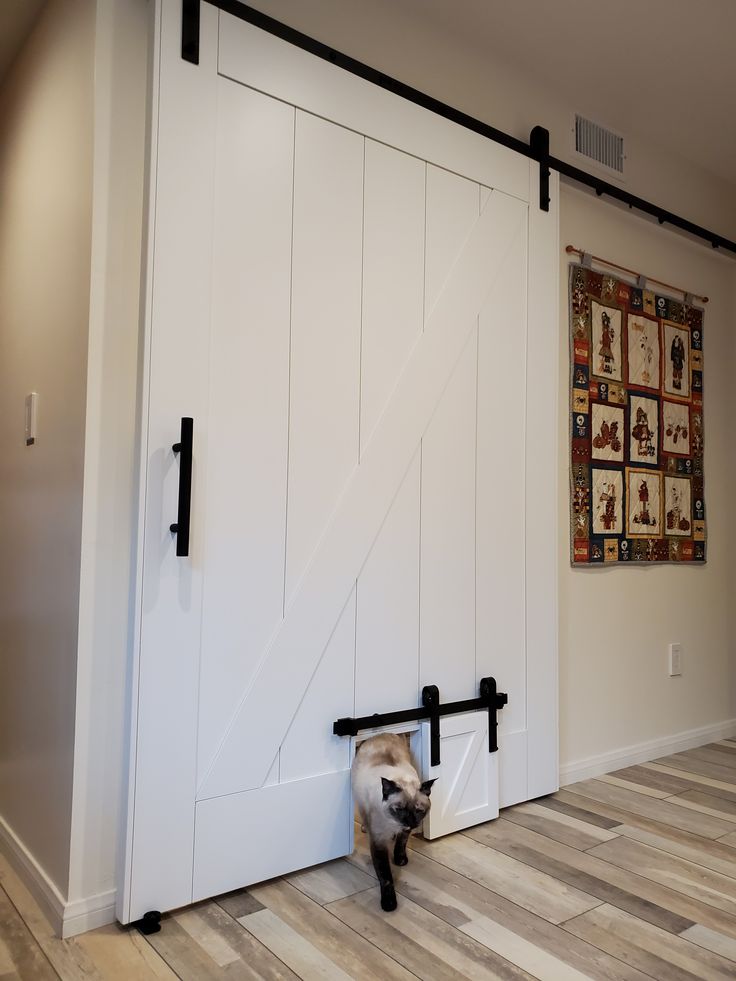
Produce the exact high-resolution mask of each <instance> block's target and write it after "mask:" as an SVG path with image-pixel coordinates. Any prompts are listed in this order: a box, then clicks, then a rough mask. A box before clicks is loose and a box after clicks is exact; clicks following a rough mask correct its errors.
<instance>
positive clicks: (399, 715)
mask: <svg viewBox="0 0 736 981" xmlns="http://www.w3.org/2000/svg"><path fill="white" fill-rule="evenodd" d="M479 687H480V694H479V696H478V698H466V699H465V700H464V701H461V702H445V704H444V705H443V704H442V703H441V702H440V691H439V688H438V687H437V685H425V686H424V688H423V689H422V704H421V705H420V706H418V707H417V708H413V709H403V710H402V711H400V712H382V713H379V712H377V713H376V714H375V715H364V716H362V717H361V718H359V719H338V720H337V722H335V724H334V725H333V726H332V731H333V733H334V734H335V735H336V736H357V735H358V733H359V732H360V731H361V730H363V729H376V728H378V727H380V726H395V725H401V724H402V723H404V722H416V721H417V720H419V719H429V733H430V763H431V765H432V766H439V765H440V718H441V717H442V716H443V715H459V714H460V713H461V712H477V711H478V710H479V709H487V710H488V752H489V753H495V752H496V751H497V750H498V716H497V713H498V710H499V709H502V708H503V707H504V705H506V704H507V703H508V700H509V696H508V695H507V694H506V693H505V692H499V691H498V689H497V686H496V679H495V678H481V680H480V686H479Z"/></svg>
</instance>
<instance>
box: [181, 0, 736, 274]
mask: <svg viewBox="0 0 736 981" xmlns="http://www.w3.org/2000/svg"><path fill="white" fill-rule="evenodd" d="M204 2H207V3H209V4H211V5H212V6H214V7H217V8H218V9H219V10H222V11H224V12H225V13H227V14H231V15H232V16H233V17H237V18H239V19H240V20H243V21H245V22H246V23H248V24H252V25H253V26H254V27H257V28H259V29H260V30H262V31H266V32H267V33H268V34H272V35H273V36H274V37H278V38H280V39H281V40H282V41H287V42H288V43H289V44H293V45H294V46H295V47H297V48H301V49H302V50H303V51H308V52H309V53H310V54H313V55H315V56H316V57H317V58H322V59H323V60H324V61H329V62H330V63H331V64H333V65H337V67H338V68H342V69H343V70H344V71H347V72H350V73H351V74H352V75H357V76H358V78H362V79H365V81H367V82H372V83H373V84H374V85H378V86H379V87H380V88H382V89H385V90H386V91H387V92H392V93H393V94H394V95H398V96H400V97H401V98H402V99H406V100H407V101H408V102H413V103H414V104H415V105H418V106H421V107H422V108H423V109H428V110H429V111H430V112H433V113H436V115H438V116H442V117H443V118H445V119H449V120H450V121H451V122H453V123H457V124H458V125H459V126H463V127H464V128H465V129H469V130H471V131H472V132H474V133H478V134H479V135H480V136H483V137H485V138H486V139H489V140H492V141H493V142H494V143H500V144H501V145H502V146H505V147H508V148H509V149H510V150H515V151H516V152H517V153H520V154H522V155H523V156H525V157H528V158H529V159H531V160H536V161H538V163H539V178H540V188H539V206H540V208H541V209H542V211H549V196H548V193H547V188H548V185H549V172H550V170H556V171H557V173H558V174H560V175H561V176H562V177H565V178H566V179H567V180H569V181H573V182H574V183H576V184H582V185H583V186H584V187H589V188H591V189H592V190H594V191H595V193H596V194H597V195H598V197H602V196H603V195H604V194H605V195H606V196H608V197H610V198H613V199H614V200H616V201H620V202H621V203H622V204H626V205H628V206H629V208H631V209H632V210H636V211H640V212H641V213H642V214H645V215H649V216H650V217H651V218H656V219H657V221H658V222H659V224H660V225H664V224H667V225H671V226H672V227H673V228H678V229H680V231H683V232H686V233H687V234H688V235H691V236H692V237H694V238H699V239H702V240H703V241H704V242H707V243H708V244H709V245H710V246H712V248H714V249H724V250H725V251H727V252H731V253H733V254H734V255H736V242H734V241H732V240H731V239H728V238H725V237H724V236H723V235H719V234H718V233H717V232H712V231H709V230H708V229H707V228H703V227H702V225H697V224H695V222H692V221H688V219H687V218H682V217H681V216H680V215H676V214H674V213H673V212H671V211H667V210H666V209H665V208H661V207H659V205H656V204H653V203H652V202H651V201H647V200H646V199H644V198H640V197H637V196H636V195H634V194H630V193H629V192H628V191H624V190H623V188H621V187H617V186H616V185H615V184H609V183H608V181H604V180H601V178H599V177H595V176H594V175H593V174H589V173H587V171H585V170H581V169H580V168H579V167H574V166H572V164H569V163H566V162H565V161H564V160H559V159H558V158H557V157H552V156H550V153H549V132H548V131H547V130H546V129H545V128H544V127H542V126H535V127H534V128H533V129H532V131H531V134H530V138H529V143H525V142H524V141H523V140H519V139H517V138H516V137H514V136H511V135H510V134H509V133H504V132H503V130H500V129H496V127H495V126H490V125H489V124H488V123H484V122H482V121H481V120H480V119H476V118H475V117H473V116H470V115H468V114H467V113H465V112H461V111H460V110H459V109H455V108H453V106H449V105H447V103H445V102H440V100H439V99H435V98H433V97H432V96H431V95H427V93H426V92H421V91H420V90H419V89H415V88H412V86H410V85H406V84H405V83H404V82H400V81H399V80H398V79H396V78H393V77H392V76H391V75H386V74H384V72H380V71H378V70H377V69H375V68H371V67H370V65H365V64H363V62H361V61H357V60H356V59H355V58H351V57H350V56H349V55H346V54H343V53H342V52H340V51H336V50H335V49H334V48H331V47H330V46H329V45H327V44H323V42H322V41H317V40H316V39H315V38H312V37H309V35H307V34H303V33H302V32H301V31H297V30H295V29H294V28H293V27H289V26H288V24H283V23H281V21H278V20H275V19H274V18H273V17H269V16H268V14H264V13H262V12H261V11H260V10H256V9H255V8H253V7H249V6H247V4H244V3H240V0H182V37H181V42H182V43H181V56H182V58H183V59H184V60H185V61H190V62H192V64H195V65H198V64H199V11H200V4H201V3H204Z"/></svg>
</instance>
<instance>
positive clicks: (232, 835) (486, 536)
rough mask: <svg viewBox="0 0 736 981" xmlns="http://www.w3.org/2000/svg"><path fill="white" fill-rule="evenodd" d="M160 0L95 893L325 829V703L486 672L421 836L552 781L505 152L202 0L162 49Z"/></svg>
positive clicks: (532, 323)
mask: <svg viewBox="0 0 736 981" xmlns="http://www.w3.org/2000/svg"><path fill="white" fill-rule="evenodd" d="M180 10H181V4H180V3H178V2H176V0H171V2H168V0H164V2H163V3H162V4H161V9H160V22H159V27H158V31H159V35H160V36H159V38H158V41H159V43H160V55H159V56H158V60H157V64H156V78H157V98H156V99H155V102H154V108H155V113H154V127H153V132H154V134H155V138H154V140H153V158H152V164H151V208H150V213H151V219H150V241H149V256H148V267H149V276H148V310H147V327H148V329H147V350H146V363H147V372H146V377H147V390H146V393H145V405H144V416H145V426H144V451H143V471H144V479H143V490H142V493H143V509H142V529H143V530H142V536H141V543H142V544H141V576H140V597H139V600H140V603H139V606H140V608H139V628H140V629H139V633H140V641H139V650H138V654H137V661H136V671H137V674H136V677H135V679H134V690H135V692H136V698H135V699H134V702H135V705H134V719H133V754H132V766H131V770H132V775H131V800H130V817H129V834H128V850H127V856H126V870H125V871H126V881H125V890H124V896H123V899H122V902H121V906H120V910H119V915H120V918H121V919H122V920H124V921H128V920H131V919H136V918H138V917H140V916H141V915H142V914H143V913H144V912H145V911H147V910H149V909H157V910H164V909H170V908H173V907H176V906H181V905H183V904H186V903H188V902H191V901H193V900H197V899H200V898H203V897H206V896H210V895H213V894H217V893H221V892H224V891H227V890H230V889H233V888H236V887H239V886H243V885H247V884H249V883H252V882H256V881H260V880H263V879H267V878H270V877H272V876H275V875H279V874H282V873H286V872H289V871H292V870H294V869H297V868H302V867H305V866H308V865H312V864H315V863H318V862H322V861H325V860H327V859H330V858H334V857H337V856H340V855H344V854H346V853H348V852H349V851H350V849H351V847H352V810H351V799H350V781H349V766H350V741H349V740H348V739H341V738H338V737H335V736H333V735H332V723H333V722H334V720H335V719H337V718H339V717H343V716H351V715H366V714H371V713H373V712H387V711H392V710H397V709H405V708H410V707H412V706H415V705H417V704H419V701H420V694H421V689H422V687H423V686H424V685H427V684H433V685H437V686H438V687H439V690H440V693H441V697H442V699H443V700H445V701H451V700H459V699H467V698H472V697H475V696H476V695H477V694H478V682H479V680H480V678H482V677H483V676H486V675H493V676H495V677H496V678H497V680H498V685H499V689H500V690H503V691H506V692H508V695H509V703H508V706H507V707H506V708H505V709H504V710H503V712H502V713H501V718H500V746H501V748H500V752H499V753H498V754H497V756H496V757H495V758H494V759H493V760H492V761H489V754H488V748H487V746H488V742H487V729H486V730H483V731H481V730H480V729H479V730H478V731H475V729H473V726H471V725H470V723H469V722H468V721H467V719H460V720H451V719H447V720H444V721H443V726H444V728H443V741H444V742H445V743H446V753H445V755H444V758H443V763H442V766H441V767H440V769H439V784H438V787H439V786H443V787H444V789H445V791H446V793H445V797H446V806H444V805H443V809H442V815H441V814H440V811H439V809H438V814H437V822H436V827H437V829H439V830H437V831H436V833H444V831H443V830H442V828H444V829H445V830H446V831H449V830H453V828H455V827H458V826H462V822H463V821H464V823H465V825H467V824H468V823H472V822H474V821H482V820H487V819H488V818H490V817H493V816H495V815H496V814H497V813H498V806H499V804H501V805H503V804H506V803H511V802H513V801H517V800H521V799H525V798H527V797H530V796H536V795H539V794H541V793H546V792H548V791H550V790H552V789H554V788H555V787H556V780H557V773H556V710H555V709H556V706H555V702H556V688H555V589H554V575H555V571H554V570H555V554H554V552H555V532H554V528H555V519H556V515H555V503H554V501H555V495H554V483H555V481H554V479H553V478H554V474H555V472H556V459H555V430H556V412H555V388H556V374H557V371H556V364H557V355H556V348H557V343H556V336H557V333H556V326H555V312H556V299H555V296H556V294H555V289H556V281H557V280H556V247H557V239H556V235H557V229H556V219H555V211H554V208H555V203H554V200H553V205H552V208H553V210H552V212H551V213H548V214H545V213H543V212H541V211H540V210H539V209H538V206H537V204H536V203H535V202H536V200H537V196H538V186H537V176H536V175H537V168H536V165H535V164H530V162H529V161H528V160H526V159H525V158H523V157H519V156H517V155H515V154H514V153H512V152H511V151H508V150H506V149H504V148H502V147H499V146H497V145H494V144H492V143H490V142H488V141H486V140H483V139H481V138H480V137H478V136H476V135H475V134H472V133H470V132H468V131H466V130H463V129H460V128H459V127H457V126H454V125H453V124H451V123H449V122H447V121H446V120H443V119H441V118H439V117H437V116H434V115H432V114H431V113H429V112H427V111H425V110H423V109H420V108H418V107H416V106H414V105H410V104H408V103H405V102H402V101H401V100H400V99H398V98H396V97H394V96H392V95H389V94H388V93H387V92H385V91H383V90H381V89H378V88H375V87H374V86H372V85H370V84H369V83H367V82H364V81H362V80H360V79H357V78H355V77H353V76H351V75H347V74H345V73H342V72H341V71H340V70H339V69H337V68H335V67H334V66H333V65H330V64H329V63H326V62H323V61H320V60H317V59H316V58H314V57H313V56H311V55H309V54H307V53H305V52H304V51H301V50H298V49H295V48H293V47H291V46H290V45H288V44H286V43H285V42H282V41H280V40H277V39H276V38H274V37H272V36H270V35H267V34H265V33H262V32H260V31H259V30H257V29H255V28H253V27H251V26H249V25H247V24H245V23H244V22H242V21H240V20H238V19H235V18H234V17H232V16H230V15H226V14H223V13H220V12H219V11H217V10H216V9H215V8H213V7H211V6H209V5H208V4H206V3H205V4H203V5H202V23H201V41H200V63H199V64H198V65H192V64H190V63H187V62H184V61H182V60H181V58H180V55H179V50H180V24H179V17H180ZM553 197H554V194H553ZM182 418H191V419H192V420H193V424H192V433H193V436H192V491H191V515H190V519H189V521H190V543H189V549H188V554H187V555H177V544H178V545H179V546H180V547H179V549H178V551H182V550H183V549H182V548H181V546H182V543H183V540H184V530H183V528H182V527H180V528H179V531H178V535H176V534H172V533H171V532H170V530H169V526H170V524H171V523H172V522H176V521H177V514H178V510H177V509H178V503H177V502H178V496H179V492H180V490H181V486H180V485H181V481H182V480H185V478H186V469H187V465H186V460H185V459H182V456H186V453H184V454H182V452H180V451H177V452H174V451H173V450H172V444H174V443H177V442H178V441H179V436H180V426H181V420H182ZM184 449H185V450H186V447H184ZM527 679H528V680H527ZM485 724H486V726H487V716H486V718H485ZM473 725H475V722H474V723H473ZM458 726H459V728H458ZM476 729H477V726H476ZM481 729H482V726H481ZM455 737H457V738H455ZM466 743H467V746H466V745H465V744H466ZM468 747H469V748H468ZM469 754H470V755H469ZM471 757H472V759H471ZM453 761H455V762H453ZM471 764H472V767H475V770H474V771H473V772H474V773H476V776H474V777H472V780H471V784H469V785H468V786H471V785H473V786H474V785H475V784H473V781H475V782H476V784H477V783H478V778H477V774H480V775H481V780H480V783H481V784H482V786H483V794H485V798H484V800H482V801H480V800H477V799H475V798H473V794H472V793H470V796H468V793H466V792H465V791H464V790H463V788H464V787H465V786H466V784H467V781H468V780H469V779H471V775H470V771H468V774H467V775H466V774H465V773H464V771H463V773H460V770H461V768H462V766H466V768H467V767H470V766H471ZM461 784H462V786H460V785H461ZM478 785H480V784H478ZM450 788H454V789H452V790H451V789H450ZM474 792H475V791H474ZM464 793H465V796H463V794H464ZM453 795H454V796H453ZM476 797H477V794H476ZM471 798H472V799H471ZM468 802H469V803H468ZM463 814H465V815H466V817H464V818H463V817H462V816H461V815H463ZM467 815H470V817H467ZM443 822H444V823H443ZM458 822H460V823H458Z"/></svg>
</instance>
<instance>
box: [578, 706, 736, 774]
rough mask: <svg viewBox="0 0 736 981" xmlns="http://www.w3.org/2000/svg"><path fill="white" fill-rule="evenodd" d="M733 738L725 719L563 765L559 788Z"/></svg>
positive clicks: (735, 728) (735, 727)
mask: <svg viewBox="0 0 736 981" xmlns="http://www.w3.org/2000/svg"><path fill="white" fill-rule="evenodd" d="M733 736H736V719H725V720H724V721H723V722H717V723H715V724H714V725H710V726H702V727H701V728H700V729H687V730H685V732H680V733H676V734H674V735H672V736H663V737H662V738H660V739H651V740H649V741H648V742H645V743H637V744H635V745H633V746H624V747H622V748H621V749H615V750H612V751H611V752H609V753H599V754H598V755H597V756H589V757H587V759H583V760H575V761H574V762H573V763H565V764H563V766H561V767H560V785H561V786H569V785H570V784H571V783H576V782H577V781H578V780H589V779H590V778H591V777H598V776H600V775H601V774H602V773H610V772H611V771H612V770H620V769H622V768H623V767H625V766H634V765H635V764H636V763H646V762H648V761H649V760H653V759H657V758H658V757H660V756H669V754H670V753H681V752H683V750H686V749H694V748H695V747H696V746H703V745H704V744H705V743H711V742H714V741H715V740H717V739H729V738H732V737H733Z"/></svg>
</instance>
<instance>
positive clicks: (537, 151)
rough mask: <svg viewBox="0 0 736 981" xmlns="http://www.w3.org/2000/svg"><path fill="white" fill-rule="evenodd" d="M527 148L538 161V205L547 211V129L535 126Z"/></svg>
mask: <svg viewBox="0 0 736 981" xmlns="http://www.w3.org/2000/svg"><path fill="white" fill-rule="evenodd" d="M529 148H530V150H531V153H532V157H533V159H534V160H536V161H537V162H538V163H539V207H540V208H541V210H542V211H549V130H548V129H545V128H544V126H535V127H534V129H533V130H532V131H531V133H530V134H529Z"/></svg>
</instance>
